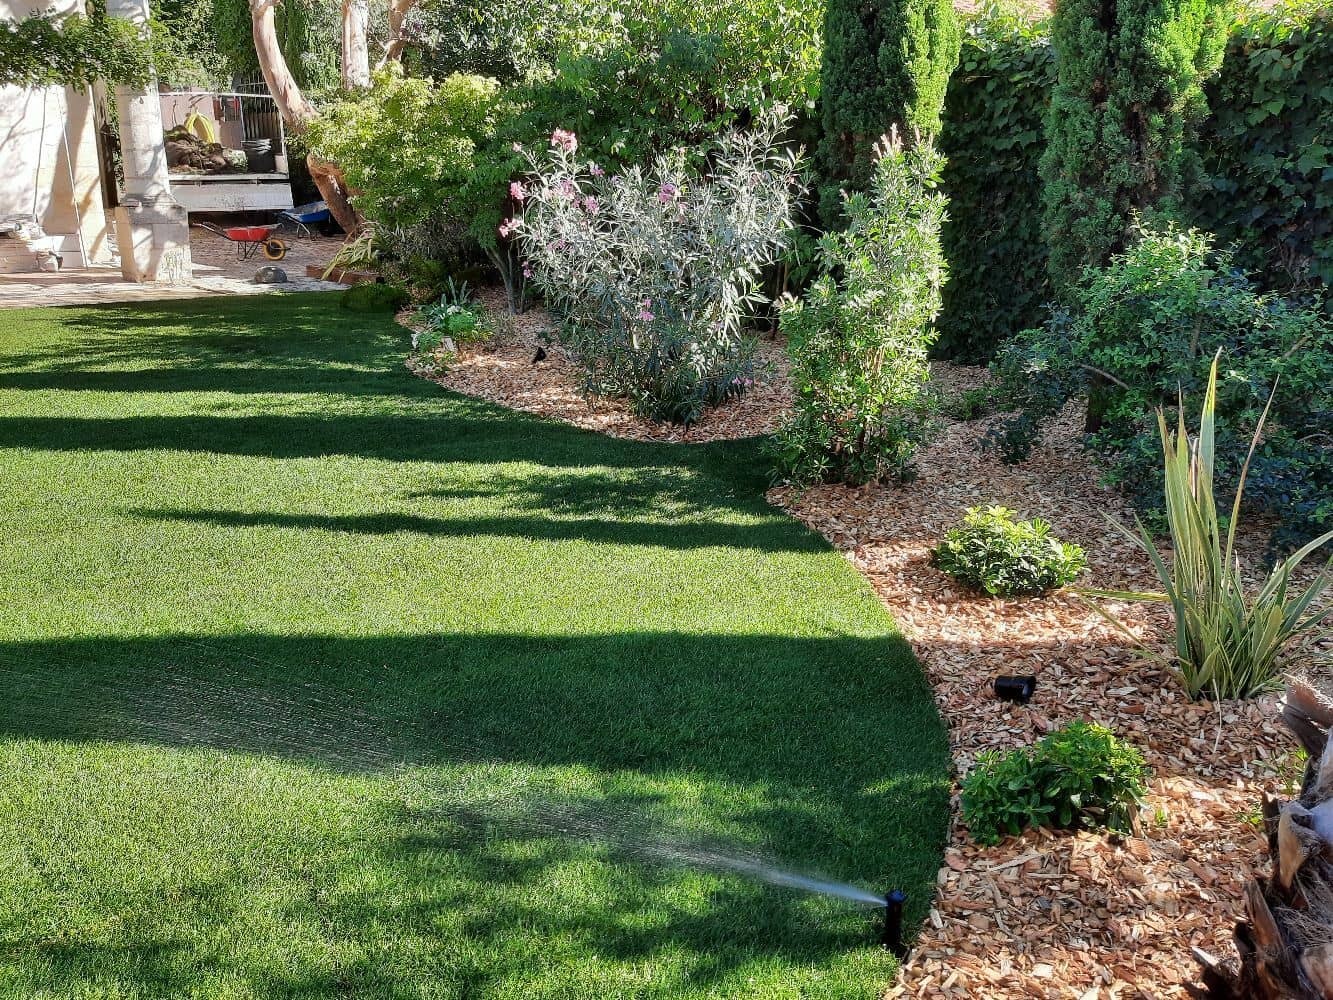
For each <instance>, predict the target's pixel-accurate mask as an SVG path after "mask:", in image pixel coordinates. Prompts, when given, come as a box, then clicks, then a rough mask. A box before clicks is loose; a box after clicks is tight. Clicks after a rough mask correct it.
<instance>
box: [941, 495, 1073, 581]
mask: <svg viewBox="0 0 1333 1000" xmlns="http://www.w3.org/2000/svg"><path fill="white" fill-rule="evenodd" d="M1014 516H1015V512H1014V511H1012V510H1010V509H1009V508H1007V507H971V508H969V509H968V511H967V514H966V515H965V516H964V518H963V523H962V524H961V525H960V526H958V527H956V528H950V529H949V530H948V531H947V532H945V535H944V540H943V541H942V542H940V544H939V546H938V547H937V548H936V549H934V550H933V551H932V552H931V562H932V563H933V564H934V565H936V566H938V567H939V568H940V569H941V570H942V571H944V572H945V573H948V574H949V575H950V576H951V577H953V578H954V579H955V580H958V581H959V582H961V583H964V584H966V585H967V586H969V587H972V588H974V589H975V590H984V591H985V592H986V593H988V594H990V595H991V596H992V597H1014V596H1017V595H1021V594H1044V593H1046V592H1047V591H1050V590H1055V589H1056V588H1057V587H1063V586H1064V585H1065V584H1067V583H1073V582H1074V579H1075V578H1076V577H1077V576H1078V575H1079V573H1081V572H1083V569H1084V568H1085V567H1086V566H1087V564H1088V560H1087V556H1086V555H1084V552H1083V550H1082V549H1081V548H1080V547H1079V546H1077V545H1074V544H1072V543H1070V542H1062V541H1060V540H1059V539H1057V538H1052V537H1051V526H1050V525H1049V524H1047V523H1046V522H1045V521H1043V520H1041V519H1040V518H1033V519H1032V520H1031V521H1015V520H1014Z"/></svg>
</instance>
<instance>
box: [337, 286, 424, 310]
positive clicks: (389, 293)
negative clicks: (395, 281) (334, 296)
mask: <svg viewBox="0 0 1333 1000" xmlns="http://www.w3.org/2000/svg"><path fill="white" fill-rule="evenodd" d="M411 301H412V296H411V295H409V294H408V293H407V289H405V288H400V287H399V286H398V285H378V284H369V283H367V284H361V285H353V286H352V287H351V288H349V289H347V291H345V292H343V293H342V294H341V295H340V296H339V297H338V304H339V305H340V306H342V307H343V308H344V309H350V310H351V311H352V312H397V311H398V310H399V309H402V308H403V307H404V306H406V305H407V304H408V303H409V302H411Z"/></svg>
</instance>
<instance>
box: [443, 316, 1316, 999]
mask: <svg viewBox="0 0 1333 1000" xmlns="http://www.w3.org/2000/svg"><path fill="white" fill-rule="evenodd" d="M542 321H543V318H542V317H541V316H540V314H538V315H536V316H534V315H532V314H529V316H528V317H526V318H525V321H524V322H523V323H520V324H518V325H517V326H516V328H515V329H513V330H510V331H507V332H506V334H505V336H503V337H501V338H497V340H498V342H497V343H494V344H490V345H486V346H485V347H482V348H479V349H475V350H469V351H467V352H466V353H465V354H464V355H463V357H462V358H461V359H460V361H459V362H458V363H457V364H455V365H454V366H453V367H451V368H450V369H449V370H448V371H447V372H444V373H443V374H434V375H431V376H429V377H433V378H435V379H436V380H437V381H439V382H440V383H441V384H442V385H445V386H447V387H449V388H451V389H455V390H457V391H460V392H466V393H469V394H471V395H475V396H480V397H482V398H485V399H488V400H491V401H494V402H497V403H501V404H503V405H507V406H510V407H513V408H515V409H520V410H525V411H527V412H532V413H539V414H542V415H544V416H549V417H555V418H557V419H562V420H565V421H567V422H569V423H573V424H577V425H578V426H581V427H587V428H590V429H595V430H600V431H603V432H606V433H610V434H614V435H616V436H621V437H630V438H636V439H639V440H661V441H704V440H715V439H719V438H729V437H740V436H745V435H748V434H755V433H764V432H766V431H769V430H772V429H773V428H774V427H776V426H777V424H778V423H780V421H781V419H782V416H783V414H784V413H785V412H786V410H787V408H788V407H789V405H790V390H789V388H788V387H787V386H786V384H785V382H786V380H785V378H784V377H783V375H784V374H785V370H784V369H782V368H780V367H778V368H775V369H774V371H775V374H774V375H773V376H772V377H771V379H770V381H769V382H767V383H766V384H765V385H764V386H762V387H760V388H759V389H758V390H757V391H755V392H753V393H751V394H747V395H746V396H745V397H743V398H742V400H741V401H740V402H739V403H738V404H735V405H734V406H732V407H724V408H719V410H715V411H713V412H711V413H710V414H709V415H708V416H707V417H706V418H705V420H703V421H701V422H700V423H698V424H696V425H695V426H694V427H692V428H690V429H689V430H688V431H682V430H681V429H679V428H669V427H668V428H662V427H659V426H656V425H652V424H649V423H646V422H644V421H641V420H638V419H637V418H635V417H633V416H632V415H631V414H629V413H627V412H626V411H625V409H624V408H623V407H621V406H620V405H618V404H616V403H614V402H607V401H596V402H592V403H590V402H589V401H587V400H585V399H584V398H583V396H582V394H581V393H580V392H579V390H578V388H577V383H576V380H575V373H574V371H573V370H572V369H571V366H570V364H569V362H568V361H566V360H564V359H563V358H560V357H558V355H557V354H556V352H554V351H551V352H550V360H549V361H547V362H543V363H541V364H538V365H534V364H533V363H532V356H533V354H534V352H535V350H536V346H537V343H538V334H539V324H540V323H541V322H542ZM548 350H549V348H548ZM780 353H781V351H780V346H779V345H776V344H773V345H772V346H771V353H770V357H771V358H772V359H773V360H774V362H775V363H778V362H780ZM984 378H985V373H984V371H983V370H981V369H968V368H960V367H953V366H948V365H940V366H938V367H937V371H936V379H937V381H938V382H939V383H940V384H941V388H942V389H943V391H944V394H945V395H946V396H948V395H949V394H950V392H957V391H960V390H961V389H963V388H966V387H970V386H972V385H976V384H979V383H980V382H982V381H984ZM727 410H730V411H731V412H726V411H727ZM985 426H986V425H985V422H984V421H981V422H974V423H961V422H955V421H950V422H948V423H947V424H946V426H945V428H944V429H943V431H942V432H941V433H940V435H939V436H938V437H937V438H936V439H935V440H934V442H933V443H932V444H931V445H930V446H929V447H928V448H926V449H924V451H923V452H922V454H921V456H920V458H919V461H918V473H919V474H918V477H917V479H916V480H915V481H914V482H912V483H910V484H907V485H905V486H901V487H893V486H870V487H864V488H859V489H852V488H848V487H841V486H821V487H815V488H811V489H806V490H797V489H794V488H790V487H780V488H775V489H773V490H771V491H770V493H769V499H770V500H771V501H772V502H773V503H775V504H777V505H779V506H781V507H783V508H784V509H786V510H788V511H789V512H791V513H792V514H793V515H794V516H796V517H798V518H799V519H801V520H802V521H803V522H805V523H806V524H808V525H810V526H811V527H812V528H814V529H815V530H817V531H819V532H821V533H822V534H823V535H824V536H825V537H827V538H828V539H829V540H830V542H832V543H833V545H835V546H836V547H837V548H838V549H839V550H840V551H842V552H843V553H844V554H845V555H846V557H847V558H848V560H849V561H850V562H851V563H852V564H853V565H854V566H856V567H857V569H858V570H860V571H861V572H862V573H863V574H864V575H865V576H866V577H867V578H868V579H869V580H870V582H871V584H872V585H873V587H874V589H875V591H876V592H877V593H878V595H879V596H880V598H881V599H882V600H883V601H884V603H885V604H886V605H887V607H888V608H889V610H890V611H891V612H892V613H893V615H894V618H895V619H896V620H897V622H898V623H899V625H900V626H901V628H902V629H903V632H904V634H905V635H906V636H907V637H908V639H909V640H910V641H911V642H912V644H913V647H914V648H915V650H916V653H917V655H918V657H919V658H920V660H921V662H922V663H923V665H924V666H925V669H926V672H927V674H928V676H929V679H930V681H931V683H932V685H933V687H934V690H935V697H936V701H937V704H938V705H939V709H940V712H941V715H942V716H943V718H944V720H945V722H946V724H947V725H948V729H949V739H950V744H951V748H952V751H953V756H954V761H955V765H956V768H957V773H958V775H959V776H961V775H964V774H966V773H967V771H968V770H969V769H970V768H971V767H972V766H973V764H974V762H975V760H976V757H977V754H978V753H979V752H981V751H984V750H998V751H1008V750H1010V749H1013V748H1015V747H1020V746H1024V745H1027V744H1029V743H1031V742H1033V741H1035V740H1037V739H1039V738H1040V737H1041V736H1043V735H1045V734H1046V733H1048V732H1050V731H1051V730H1053V729H1055V728H1057V727H1059V726H1061V725H1063V724H1065V723H1067V722H1070V721H1072V720H1074V719H1080V718H1081V719H1087V720H1089V721H1094V722H1097V723H1100V724H1102V725H1105V726H1107V727H1109V728H1110V729H1112V730H1113V731H1115V732H1116V733H1117V734H1118V735H1119V736H1121V737H1123V738H1125V739H1127V740H1129V741H1131V742H1133V743H1135V744H1137V745H1138V746H1139V747H1141V748H1142V749H1143V751H1144V754H1145V757H1146V758H1147V761H1148V764H1149V765H1150V767H1151V768H1152V771H1153V779H1152V782H1151V787H1150V794H1149V797H1148V800H1147V803H1146V806H1145V808H1144V811H1143V814H1142V817H1141V818H1142V830H1141V832H1140V835H1139V836H1135V837H1131V838H1126V839H1123V840H1118V839H1116V840H1113V839H1111V838H1108V837H1106V836H1104V835H1097V834H1091V833H1077V834H1073V833H1051V832H1049V831H1042V830H1038V831H1032V832H1029V833H1027V834H1025V835H1024V836H1022V837H1019V838H1011V839H1009V840H1007V841H1005V842H1004V843H1001V844H999V845H997V846H995V847H990V848H985V847H980V846H978V845H976V844H974V843H972V842H971V841H970V840H969V838H968V837H967V834H966V830H965V828H964V826H963V824H962V822H961V820H960V819H959V818H958V808H957V807H958V799H957V787H956V786H955V797H954V811H953V815H954V819H953V821H952V826H951V831H950V837H949V841H950V842H949V845H948V848H947V851H946V854H945V866H944V867H943V868H941V869H940V871H939V876H938V888H937V895H936V898H935V900H934V903H933V905H932V907H931V910H930V916H929V922H928V923H927V925H926V927H925V928H924V930H923V932H922V934H921V936H920V937H919V939H918V942H917V945H916V948H915V949H914V951H913V953H912V955H911V956H910V957H909V959H908V961H907V962H906V963H905V965H904V970H903V974H902V976H901V977H900V980H899V982H898V983H897V984H895V985H894V986H892V987H891V988H890V989H889V990H888V991H887V993H886V994H885V996H886V998H907V997H912V998H940V997H986V998H997V1000H1003V998H1011V997H1013V998H1018V997H1024V998H1027V997H1049V998H1057V997H1060V998H1065V997H1070V998H1075V1000H1103V998H1105V1000H1111V998H1133V997H1142V998H1157V997H1184V996H1187V995H1189V994H1188V992H1187V987H1188V986H1190V985H1192V984H1197V982H1198V975H1197V973H1198V966H1197V964H1196V963H1195V961H1194V959H1193V958H1192V956H1191V952H1190V949H1191V947H1199V948H1202V949H1204V950H1205V951H1208V952H1211V953H1213V954H1214V955H1217V956H1219V957H1222V958H1224V959H1230V958H1232V957H1233V955H1234V949H1233V947H1232V944H1231V940H1230V935H1231V931H1232V926H1233V924H1234V921H1235V920H1236V919H1237V917H1239V916H1240V914H1241V900H1242V888H1243V885H1244V882H1245V880H1246V879H1247V878H1248V877H1249V876H1250V875H1251V873H1252V872H1253V871H1254V870H1257V869H1264V868H1266V859H1267V855H1266V849H1265V842H1264V839H1263V837H1262V835H1261V834H1260V832H1259V830H1258V828H1257V826H1256V824H1255V822H1254V817H1255V815H1256V813H1257V809H1258V805H1259V803H1260V801H1261V799H1262V796H1263V793H1264V792H1265V791H1268V792H1270V793H1275V792H1278V791H1281V790H1282V787H1283V785H1284V783H1287V782H1289V781H1290V780H1292V779H1291V778H1290V777H1289V775H1291V774H1294V773H1295V772H1294V771H1293V766H1294V765H1293V758H1292V756H1291V753H1292V750H1293V747H1294V745H1295V744H1294V741H1293V740H1292V739H1291V738H1290V737H1289V736H1288V735H1287V734H1286V732H1285V731H1284V730H1282V729H1281V728H1280V726H1279V724H1278V722H1277V716H1276V699H1275V698H1272V697H1270V698H1263V699H1258V700H1255V701H1250V702H1225V703H1216V704H1214V703H1199V702H1190V701H1189V700H1188V699H1187V698H1186V697H1185V695H1184V694H1183V693H1182V691H1181V690H1180V688H1179V687H1178V685H1177V684H1176V682H1175V681H1174V679H1173V678H1172V677H1171V676H1170V675H1169V674H1168V673H1167V672H1166V671H1165V670H1164V669H1163V668H1161V667H1159V666H1155V665H1152V664H1149V663H1145V662H1144V661H1143V660H1142V658H1141V657H1140V656H1139V655H1138V654H1137V653H1136V652H1135V650H1134V649H1133V648H1132V643H1131V642H1130V641H1129V640H1128V639H1127V638H1126V637H1125V636H1124V635H1123V634H1122V633H1119V632H1118V631H1116V630H1115V629H1114V628H1113V627H1112V626H1110V625H1109V624H1108V623H1107V622H1106V621H1105V620H1104V619H1103V618H1102V617H1101V616H1099V615H1098V614H1097V613H1096V612H1095V611H1093V610H1092V609H1091V608H1089V607H1088V606H1087V605H1085V604H1084V603H1083V602H1082V601H1080V600H1079V599H1078V598H1077V597H1075V596H1073V595H1071V594H1068V593H1057V594H1054V595H1051V596H1049V597H1045V598H1031V599H1023V600H998V599H993V598H987V597H979V596H977V595H975V594H972V593H970V592H967V591H965V590H964V589H962V588H961V587H960V586H959V585H958V584H956V583H955V582H954V581H952V580H951V579H950V578H949V577H947V576H945V575H944V574H942V573H940V572H939V571H938V570H935V569H934V568H932V567H931V566H930V564H929V551H930V548H931V547H932V545H934V544H935V542H936V541H937V540H938V539H939V538H940V536H941V535H942V534H943V533H944V531H945V530H946V529H947V528H948V527H950V526H951V525H953V524H954V523H956V522H957V521H958V520H959V519H960V517H961V516H962V514H963V512H964V510H965V509H966V508H967V507H969V506H973V505H977V504H991V503H1002V504H1004V505H1006V506H1009V507H1013V508H1015V509H1017V510H1018V511H1019V512H1020V513H1021V514H1022V515H1023V516H1024V517H1032V516H1040V517H1042V518H1044V519H1045V520H1047V521H1049V522H1050V523H1051V524H1052V526H1053V530H1054V532H1055V534H1056V535H1057V536H1059V537H1061V538H1063V539H1065V540H1068V541H1074V542H1078V543H1079V544H1081V545H1083V546H1084V548H1085V549H1086V550H1087V552H1088V559H1089V564H1090V569H1089V572H1088V573H1087V574H1086V575H1085V576H1084V577H1083V579H1082V580H1081V581H1080V582H1081V583H1083V584H1085V585H1092V586H1097V587H1103V588H1111V589H1120V588H1132V589H1156V586H1155V582H1154V579H1153V576H1152V573H1151V567H1150V566H1149V565H1148V563H1147V560H1146V559H1145V558H1144V557H1143V556H1142V555H1141V554H1140V553H1139V552H1138V550H1137V549H1136V548H1135V547H1134V546H1133V545H1132V544H1131V543H1130V542H1129V541H1128V540H1127V539H1125V538H1124V537H1123V536H1121V535H1119V534H1118V533H1117V532H1116V531H1115V529H1114V528H1113V527H1112V526H1111V525H1110V524H1109V523H1107V522H1106V519H1105V517H1104V516H1103V514H1104V513H1109V514H1113V515H1116V516H1118V517H1121V518H1122V519H1126V520H1128V518H1129V517H1130V516H1131V515H1130V512H1129V511H1128V509H1127V508H1126V507H1125V506H1124V504H1123V502H1122V501H1121V500H1120V499H1119V498H1118V496H1117V495H1116V494H1115V493H1114V492H1112V491H1111V490H1109V489H1108V488H1105V487H1102V486H1099V485H1098V483H1097V478H1096V474H1095V472H1094V471H1093V470H1092V469H1091V468H1090V466H1089V464H1088V462H1087V459H1086V456H1085V455H1084V454H1083V453H1082V451H1081V450H1080V448H1079V444H1078V439H1079V422H1078V414H1077V413H1074V412H1072V411H1071V412H1069V413H1067V414H1066V415H1064V417H1062V418H1061V420H1060V421H1059V422H1058V424H1057V426H1055V427H1054V428H1053V429H1052V431H1051V432H1050V433H1049V434H1048V435H1047V441H1046V442H1045V444H1044V445H1043V446H1041V447H1039V448H1038V449H1037V451H1036V452H1035V453H1034V455H1033V457H1032V459H1031V460H1030V461H1028V462H1026V463H1024V464H1023V465H1020V466H1005V465H1003V464H1001V463H1000V462H999V461H998V459H996V458H994V457H992V456H989V455H986V454H983V453H982V452H981V451H980V449H979V448H978V447H977V442H978V439H979V438H980V436H981V435H982V433H983V432H984V430H985ZM1253 545H1255V546H1257V545H1259V540H1257V539H1256V540H1254V541H1253ZM1112 607H1113V609H1114V610H1115V611H1117V612H1118V613H1119V614H1121V615H1122V616H1123V618H1124V620H1125V621H1126V622H1127V624H1128V625H1129V626H1130V628H1131V629H1132V630H1133V631H1134V632H1135V633H1136V634H1139V635H1142V636H1145V637H1147V638H1149V639H1151V640H1153V641H1158V638H1159V637H1162V636H1164V635H1165V632H1164V631H1163V630H1164V628H1165V627H1166V626H1167V625H1168V624H1169V620H1168V618H1167V617H1166V616H1165V614H1164V612H1163V611H1162V610H1161V609H1160V608H1156V607H1154V606H1151V605H1144V604H1116V605H1112ZM999 674H1032V675H1035V676H1036V677H1037V691H1036V695H1035V697H1034V698H1033V700H1032V702H1031V703H1030V704H1028V705H1026V706H1017V705H1011V704H1008V703H1004V702H1000V701H998V700H997V699H996V698H995V697H994V695H993V693H992V692H991V690H990V684H991V680H992V679H993V678H994V677H995V676H996V675H999Z"/></svg>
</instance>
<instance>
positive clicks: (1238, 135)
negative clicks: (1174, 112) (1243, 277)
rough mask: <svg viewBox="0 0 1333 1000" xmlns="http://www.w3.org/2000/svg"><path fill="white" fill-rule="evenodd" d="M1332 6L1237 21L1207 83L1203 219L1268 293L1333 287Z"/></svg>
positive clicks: (1292, 8)
mask: <svg viewBox="0 0 1333 1000" xmlns="http://www.w3.org/2000/svg"><path fill="white" fill-rule="evenodd" d="M1330 66H1333V7H1331V6H1329V4H1328V3H1326V2H1323V3H1306V4H1284V5H1280V6H1278V7H1275V8H1270V9H1267V10H1257V11H1255V12H1253V13H1251V14H1249V15H1248V16H1247V17H1246V18H1245V19H1244V20H1243V21H1241V23H1240V24H1238V25H1237V26H1236V27H1235V29H1234V30H1233V33H1232V35H1231V40H1230V43H1229V44H1228V46H1227V53H1226V58H1225V61H1224V62H1223V64H1222V71H1221V73H1219V74H1218V76H1217V77H1216V79H1215V80H1214V81H1212V83H1211V84H1210V85H1209V87H1208V102H1209V106H1210V107H1211V109H1212V116H1211V118H1210V120H1209V121H1208V123H1207V124H1206V125H1205V127H1204V131H1203V135H1202V137H1201V141H1200V148H1201V150H1202V152H1203V161H1204V167H1205V170H1206V171H1207V173H1208V176H1209V189H1208V190H1207V191H1206V192H1205V193H1204V196H1203V197H1201V198H1199V199H1198V200H1197V202H1196V206H1197V208H1196V213H1195V216H1194V218H1195V220H1196V221H1197V223H1198V225H1200V226H1201V227H1202V228H1204V229H1207V230H1209V231H1211V232H1215V233H1217V235H1218V237H1219V238H1220V239H1221V240H1223V241H1224V242H1231V241H1233V240H1234V241H1236V242H1237V243H1238V250H1237V259H1238V260H1239V261H1240V263H1241V264H1242V265H1244V266H1245V267H1247V268H1249V269H1250V270H1252V271H1256V272H1258V273H1259V277H1260V280H1261V281H1262V282H1263V283H1264V285H1265V287H1273V288H1289V287H1294V286H1300V285H1301V284H1303V283H1304V282H1307V281H1310V282H1312V283H1313V282H1318V283H1319V284H1320V285H1321V286H1323V287H1324V288H1326V287H1328V286H1333V184H1330V180H1331V179H1333V85H1330V78H1329V67H1330Z"/></svg>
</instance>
